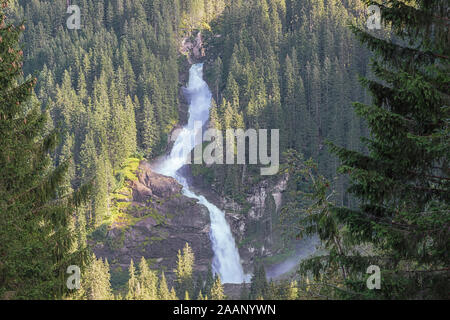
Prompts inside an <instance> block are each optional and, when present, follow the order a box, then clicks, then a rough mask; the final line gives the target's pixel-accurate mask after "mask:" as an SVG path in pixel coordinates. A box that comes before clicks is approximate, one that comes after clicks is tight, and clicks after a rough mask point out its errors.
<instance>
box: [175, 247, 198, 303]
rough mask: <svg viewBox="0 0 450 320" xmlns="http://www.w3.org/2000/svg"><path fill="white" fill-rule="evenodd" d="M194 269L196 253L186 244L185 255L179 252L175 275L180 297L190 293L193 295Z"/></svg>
mask: <svg viewBox="0 0 450 320" xmlns="http://www.w3.org/2000/svg"><path fill="white" fill-rule="evenodd" d="M193 267H194V253H193V252H192V249H191V247H190V246H189V244H188V243H187V242H186V245H185V246H184V248H183V253H181V251H180V250H178V256H177V268H176V269H175V274H176V276H177V292H178V295H179V296H180V297H182V296H183V294H184V292H186V291H188V292H190V293H191V294H193V290H194V279H193V274H192V271H193Z"/></svg>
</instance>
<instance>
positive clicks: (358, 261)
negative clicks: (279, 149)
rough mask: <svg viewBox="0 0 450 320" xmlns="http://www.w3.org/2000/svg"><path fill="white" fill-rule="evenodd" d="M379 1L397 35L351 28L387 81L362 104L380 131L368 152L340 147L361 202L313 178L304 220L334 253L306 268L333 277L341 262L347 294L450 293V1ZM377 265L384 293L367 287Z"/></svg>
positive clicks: (360, 110) (375, 84)
mask: <svg viewBox="0 0 450 320" xmlns="http://www.w3.org/2000/svg"><path fill="white" fill-rule="evenodd" d="M366 3H367V4H376V3H375V2H373V1H367V2H366ZM377 5H379V6H381V8H382V17H383V21H384V23H385V24H386V25H390V27H391V29H392V31H393V32H394V35H395V36H393V37H391V38H390V39H384V38H381V37H377V36H376V35H374V34H371V33H368V32H366V31H364V30H363V29H360V28H358V27H357V26H352V28H351V29H352V31H353V32H354V33H355V35H356V36H357V37H358V38H359V40H360V41H362V42H363V43H365V44H366V45H367V46H368V47H369V48H370V49H371V50H373V51H374V52H375V54H376V58H375V59H374V60H373V63H372V70H373V72H374V74H375V75H376V77H378V79H380V81H377V80H369V79H362V84H363V85H364V86H365V87H366V88H368V89H369V90H370V92H371V93H372V96H373V103H372V104H371V105H367V104H364V103H355V104H354V108H355V111H356V113H357V114H358V115H359V116H360V117H362V118H364V120H365V121H366V122H367V123H368V126H369V128H370V131H371V138H370V139H366V138H365V139H363V142H364V144H365V145H366V146H367V148H368V150H369V152H368V153H361V152H358V151H355V150H348V149H346V148H345V147H338V146H336V145H331V149H332V151H333V152H334V153H335V154H337V155H338V157H339V159H340V160H341V162H342V165H341V168H340V171H341V172H342V173H347V174H349V175H350V178H351V184H350V188H349V192H350V193H351V194H352V195H354V196H355V197H356V198H357V199H358V206H357V207H356V208H352V207H349V206H347V207H345V206H344V207H338V206H335V205H334V204H333V203H332V202H330V201H329V199H330V198H329V197H328V195H327V194H326V192H327V190H328V188H329V184H328V183H327V182H326V181H325V180H324V179H323V178H320V179H315V178H314V180H316V181H315V183H314V189H313V190H314V192H316V196H315V197H314V198H315V201H314V203H315V204H314V208H312V209H311V210H309V211H310V216H311V217H312V220H309V221H306V224H304V226H307V228H309V226H311V227H312V228H311V229H310V231H313V230H315V232H316V233H317V232H318V233H319V235H320V238H321V239H322V241H325V243H328V244H327V250H328V251H330V254H329V255H327V256H321V257H316V258H313V259H310V260H309V261H305V262H304V263H303V269H304V270H305V272H307V270H309V271H313V273H314V275H315V276H316V279H318V278H320V277H322V276H323V275H324V274H325V275H326V276H329V274H330V273H328V274H327V273H321V272H320V270H322V271H323V268H324V266H325V267H326V268H330V267H331V266H333V265H335V266H338V267H339V269H340V272H339V273H337V274H336V275H337V277H338V278H340V279H341V280H340V282H341V283H343V284H344V287H345V289H343V290H337V292H336V293H337V294H338V295H339V296H340V297H346V298H359V299H360V298H364V297H366V298H388V299H398V298H403V299H404V298H408V299H411V298H412V299H416V298H445V297H446V296H447V293H448V291H449V286H448V284H449V283H450V282H449V281H448V280H449V272H448V254H447V252H448V241H447V239H448V238H449V235H448V232H449V222H450V218H449V217H450V210H449V204H448V203H449V195H450V192H449V170H448V163H449V159H448V155H449V154H450V153H449V150H450V149H449V141H450V140H449V139H448V137H449V131H448V127H449V126H448V119H449V110H450V109H449V108H448V105H449V98H448V95H447V93H446V89H445V88H446V86H448V82H449V78H448V74H449V53H450V51H449V46H448V45H446V43H448V42H447V40H446V37H447V36H448V24H447V23H446V22H445V19H443V18H442V17H444V16H445V13H446V12H448V7H449V5H448V2H447V1H425V0H424V1H421V0H419V1H416V2H415V3H412V2H411V3H409V2H403V1H396V0H391V1H386V2H385V3H384V4H383V5H380V4H377ZM311 177H313V175H311ZM321 217H322V218H323V219H322V221H321V220H320V218H321ZM312 221H314V223H312ZM342 227H344V228H345V229H346V232H345V233H344V232H342V230H341V228H342ZM343 244H346V245H347V246H343ZM349 244H351V245H352V246H350V247H349ZM366 244H370V247H369V248H368V252H367V253H365V254H364V255H362V254H361V253H360V251H359V250H356V248H357V247H358V246H362V245H366ZM355 246H357V247H355ZM370 265H376V266H378V267H379V268H380V269H381V272H382V274H381V279H382V283H381V289H379V290H368V289H367V286H366V279H365V278H362V277H360V276H359V275H360V274H365V273H366V270H367V268H368V267H369V266H370ZM328 271H330V269H329V270H328ZM335 271H338V270H335ZM341 286H342V284H341Z"/></svg>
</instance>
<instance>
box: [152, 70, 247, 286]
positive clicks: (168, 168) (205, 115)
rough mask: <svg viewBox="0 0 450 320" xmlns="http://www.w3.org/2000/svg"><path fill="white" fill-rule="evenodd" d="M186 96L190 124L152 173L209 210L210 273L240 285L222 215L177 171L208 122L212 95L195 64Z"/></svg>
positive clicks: (237, 262)
mask: <svg viewBox="0 0 450 320" xmlns="http://www.w3.org/2000/svg"><path fill="white" fill-rule="evenodd" d="M186 94H187V95H188V97H189V100H190V105H189V121H188V123H187V125H186V126H185V127H184V128H183V129H182V130H181V132H180V133H179V135H178V137H177V138H176V140H175V143H174V145H173V148H172V151H171V153H170V155H169V156H168V157H167V158H166V159H164V160H163V161H162V163H161V164H159V165H158V167H156V168H155V171H156V172H158V173H160V174H163V175H165V176H170V177H173V178H175V179H176V180H177V181H178V182H179V183H180V184H181V185H182V186H183V191H182V192H183V194H184V195H186V196H187V197H189V198H193V199H197V200H198V201H199V203H201V204H202V205H204V206H205V207H206V208H207V209H208V211H209V215H210V219H211V231H210V238H211V242H212V247H213V248H212V249H213V251H214V259H213V266H212V267H213V270H214V272H216V273H218V274H219V275H220V278H221V280H222V282H223V283H242V282H244V280H246V279H245V278H246V277H245V275H244V272H243V270H242V265H241V261H240V257H239V252H238V250H237V248H236V244H235V242H234V238H233V234H232V233H231V230H230V226H229V225H228V223H227V221H226V219H225V214H224V213H223V212H222V211H221V210H220V209H219V208H217V207H216V206H215V205H213V204H212V203H210V202H209V201H208V200H207V199H206V198H205V197H204V196H202V195H196V194H195V193H194V192H192V191H191V190H190V189H189V185H188V182H187V180H186V178H185V177H184V176H183V175H182V174H181V173H179V172H177V171H178V170H179V169H180V168H181V167H183V166H184V164H185V163H186V159H187V157H189V156H190V153H191V151H192V150H193V149H194V147H195V142H194V141H195V139H194V137H195V136H196V134H197V133H198V131H199V130H201V128H197V127H198V126H195V127H194V123H195V122H197V121H201V123H202V125H204V124H205V123H206V122H207V121H208V119H209V109H210V107H211V97H212V96H211V92H210V91H209V88H208V85H207V84H206V82H205V81H204V80H203V64H195V65H193V66H192V67H191V69H190V70H189V83H188V86H187V88H186Z"/></svg>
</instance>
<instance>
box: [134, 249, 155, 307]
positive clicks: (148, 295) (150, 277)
mask: <svg viewBox="0 0 450 320" xmlns="http://www.w3.org/2000/svg"><path fill="white" fill-rule="evenodd" d="M139 283H140V288H141V299H142V300H157V298H158V278H157V276H156V274H155V272H153V271H152V270H150V268H149V267H148V264H147V261H146V260H145V258H144V257H142V258H141V262H140V263H139Z"/></svg>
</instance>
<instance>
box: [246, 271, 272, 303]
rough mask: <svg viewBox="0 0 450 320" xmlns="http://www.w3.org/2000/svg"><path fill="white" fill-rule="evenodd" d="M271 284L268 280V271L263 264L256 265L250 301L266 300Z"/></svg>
mask: <svg viewBox="0 0 450 320" xmlns="http://www.w3.org/2000/svg"><path fill="white" fill-rule="evenodd" d="M268 288H269V284H268V283H267V278H266V269H265V268H264V265H263V264H262V263H259V264H257V265H255V271H254V273H253V276H252V279H251V284H250V299H258V298H260V297H262V298H264V297H265V295H266V294H267V291H268Z"/></svg>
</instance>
